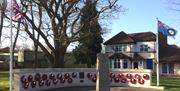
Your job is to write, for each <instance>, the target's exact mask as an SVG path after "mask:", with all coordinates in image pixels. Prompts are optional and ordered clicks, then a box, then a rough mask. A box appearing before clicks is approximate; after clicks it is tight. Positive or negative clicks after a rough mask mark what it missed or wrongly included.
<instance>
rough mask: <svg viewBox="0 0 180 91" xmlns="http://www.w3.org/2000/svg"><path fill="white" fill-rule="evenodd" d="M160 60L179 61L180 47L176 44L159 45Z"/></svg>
mask: <svg viewBox="0 0 180 91" xmlns="http://www.w3.org/2000/svg"><path fill="white" fill-rule="evenodd" d="M159 58H160V62H180V48H179V47H177V46H176V45H160V46H159Z"/></svg>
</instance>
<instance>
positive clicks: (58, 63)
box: [53, 40, 67, 68]
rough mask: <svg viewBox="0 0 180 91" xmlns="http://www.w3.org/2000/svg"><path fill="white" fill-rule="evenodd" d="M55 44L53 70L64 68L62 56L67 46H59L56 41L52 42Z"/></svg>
mask: <svg viewBox="0 0 180 91" xmlns="http://www.w3.org/2000/svg"><path fill="white" fill-rule="evenodd" d="M54 43H55V49H56V50H55V54H54V56H55V59H54V65H53V67H54V68H64V63H65V62H64V56H65V53H66V49H67V46H63V45H60V43H59V41H58V40H55V41H54Z"/></svg>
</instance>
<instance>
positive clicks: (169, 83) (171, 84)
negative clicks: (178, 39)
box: [0, 71, 180, 91]
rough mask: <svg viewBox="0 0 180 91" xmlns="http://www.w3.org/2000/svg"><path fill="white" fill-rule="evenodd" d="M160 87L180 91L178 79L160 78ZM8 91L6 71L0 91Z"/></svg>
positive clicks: (154, 81) (153, 80)
mask: <svg viewBox="0 0 180 91" xmlns="http://www.w3.org/2000/svg"><path fill="white" fill-rule="evenodd" d="M152 85H156V76H152ZM160 85H161V86H164V87H165V90H164V91H180V77H179V78H173V77H165V76H161V77H160ZM8 90H9V73H8V71H3V72H2V71H1V72H0V91H8Z"/></svg>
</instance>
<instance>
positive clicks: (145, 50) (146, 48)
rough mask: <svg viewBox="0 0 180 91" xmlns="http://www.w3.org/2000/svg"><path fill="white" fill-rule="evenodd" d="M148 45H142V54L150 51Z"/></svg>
mask: <svg viewBox="0 0 180 91" xmlns="http://www.w3.org/2000/svg"><path fill="white" fill-rule="evenodd" d="M148 48H149V47H148V45H144V44H143V45H140V52H147V51H148Z"/></svg>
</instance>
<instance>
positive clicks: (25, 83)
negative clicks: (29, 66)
mask: <svg viewBox="0 0 180 91" xmlns="http://www.w3.org/2000/svg"><path fill="white" fill-rule="evenodd" d="M22 85H23V88H24V89H28V87H29V82H28V81H25V82H23V84H22Z"/></svg>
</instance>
